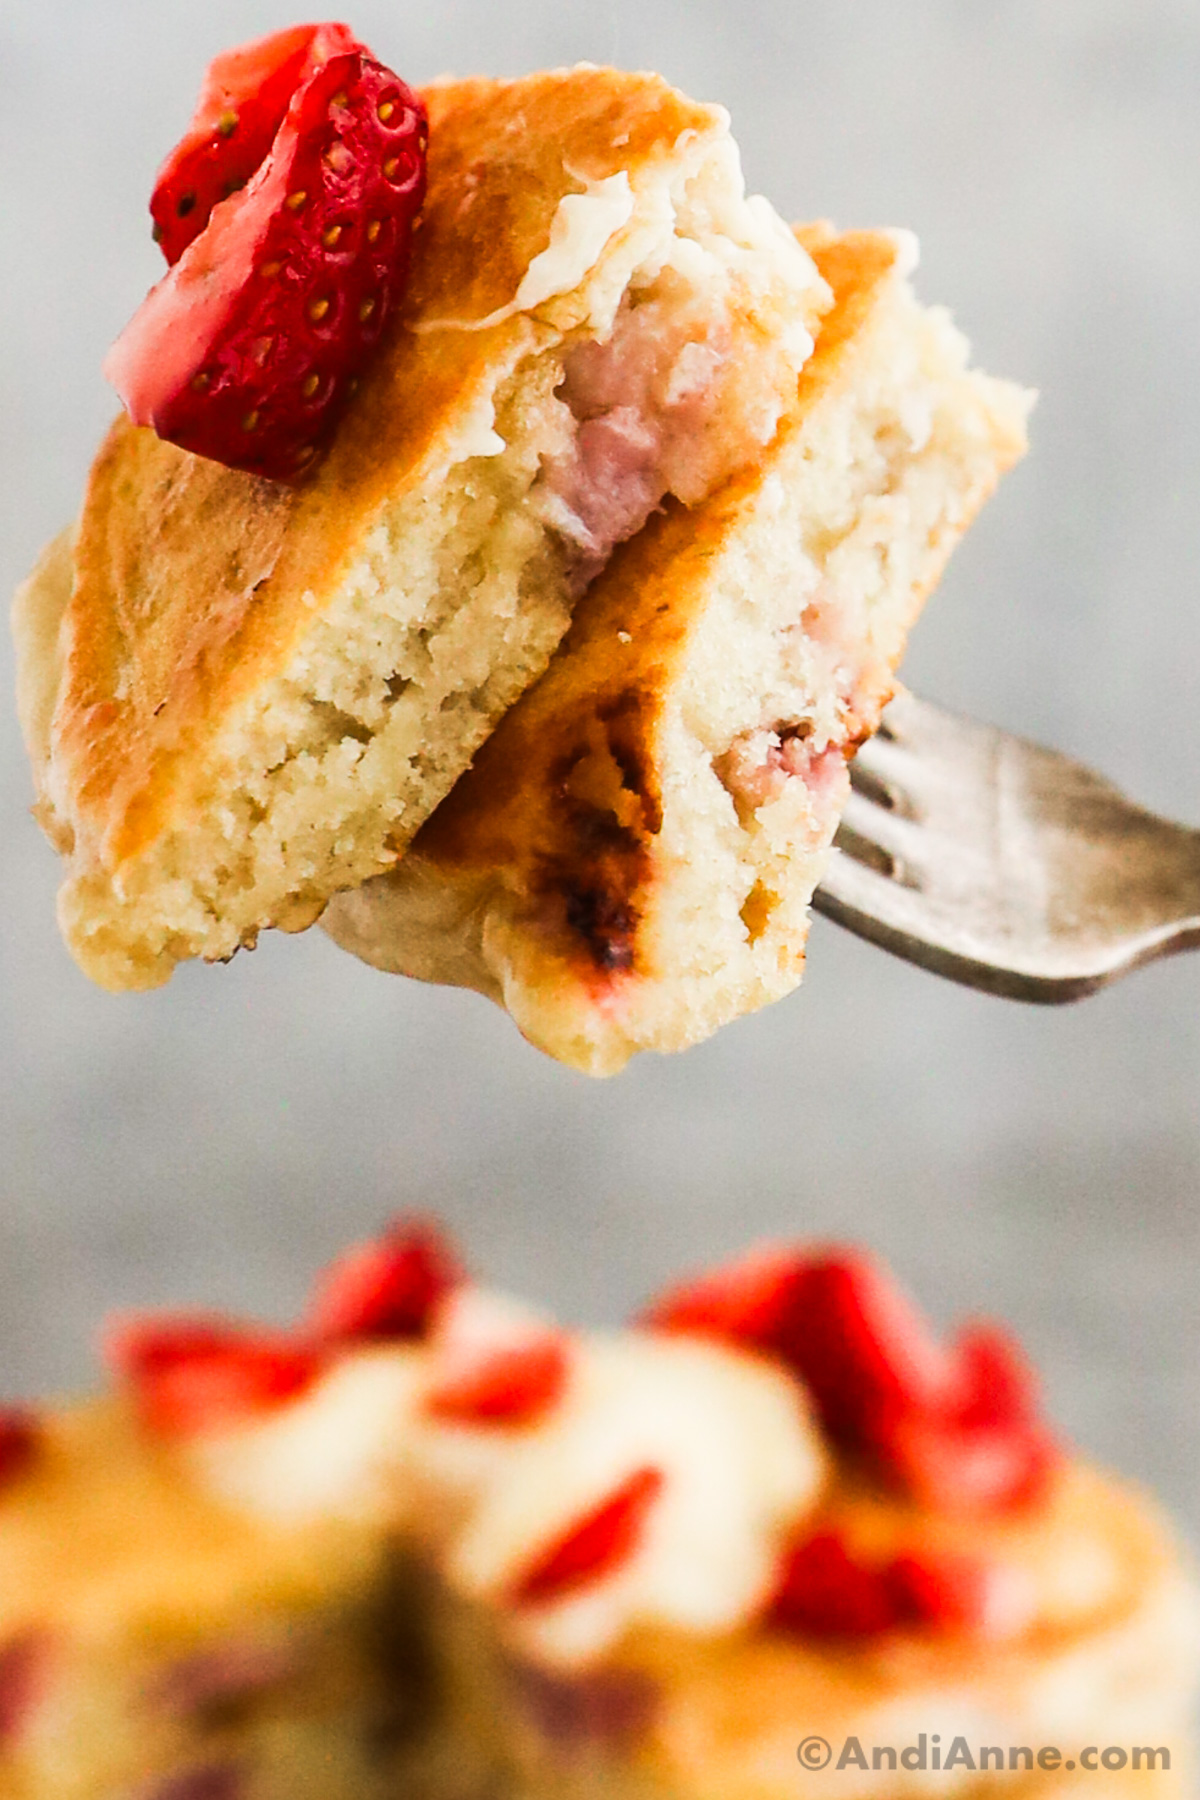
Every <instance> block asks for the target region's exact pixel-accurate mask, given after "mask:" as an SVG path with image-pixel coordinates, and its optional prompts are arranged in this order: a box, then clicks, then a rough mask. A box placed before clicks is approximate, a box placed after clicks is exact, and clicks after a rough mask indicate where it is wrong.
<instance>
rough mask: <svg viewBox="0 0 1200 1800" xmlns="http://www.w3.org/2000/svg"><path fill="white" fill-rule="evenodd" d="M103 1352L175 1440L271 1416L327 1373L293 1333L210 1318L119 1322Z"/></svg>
mask: <svg viewBox="0 0 1200 1800" xmlns="http://www.w3.org/2000/svg"><path fill="white" fill-rule="evenodd" d="M104 1353H105V1357H106V1359H107V1361H108V1364H109V1366H110V1367H111V1368H112V1369H113V1370H114V1372H115V1373H116V1374H118V1375H119V1376H120V1377H122V1378H123V1379H124V1381H125V1382H126V1383H127V1384H128V1385H129V1387H130V1388H131V1390H132V1392H133V1395H134V1398H135V1400H136V1403H137V1406H138V1410H139V1412H140V1414H141V1417H142V1419H143V1420H144V1422H145V1423H146V1424H147V1425H148V1426H150V1427H151V1429H152V1430H155V1431H158V1432H160V1433H162V1434H163V1435H164V1436H169V1437H180V1436H190V1435H192V1434H195V1433H198V1432H204V1431H212V1430H217V1431H219V1430H223V1429H227V1428H228V1427H230V1426H232V1425H237V1424H241V1423H244V1422H246V1421H247V1420H250V1419H253V1418H256V1417H258V1416H259V1415H261V1414H263V1413H266V1412H270V1411H272V1410H273V1409H274V1408H276V1407H278V1406H281V1405H283V1404H285V1403H286V1402H287V1401H289V1400H293V1399H296V1398H298V1397H299V1395H301V1394H302V1393H304V1392H305V1391H306V1390H307V1389H308V1388H309V1387H310V1386H311V1385H312V1383H313V1382H314V1381H315V1380H316V1378H317V1376H318V1374H319V1373H320V1371H321V1368H322V1358H321V1356H320V1354H319V1352H318V1351H316V1350H314V1349H313V1348H312V1347H311V1346H309V1345H307V1344H305V1343H302V1342H300V1341H299V1340H297V1339H296V1338H293V1337H291V1336H289V1335H288V1334H287V1333H286V1332H282V1331H269V1330H265V1329H262V1328H257V1327H248V1326H243V1325H238V1324H235V1323H233V1322H232V1321H229V1320H225V1319H219V1318H213V1317H211V1316H209V1315H207V1314H192V1315H188V1314H165V1315H144V1314H139V1315H133V1316H129V1317H124V1318H118V1319H115V1320H112V1321H111V1322H110V1323H109V1325H108V1327H107V1328H106V1331H105V1336H104Z"/></svg>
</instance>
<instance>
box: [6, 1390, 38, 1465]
mask: <svg viewBox="0 0 1200 1800" xmlns="http://www.w3.org/2000/svg"><path fill="white" fill-rule="evenodd" d="M37 1443H38V1422H37V1419H36V1418H35V1417H34V1415H33V1413H31V1412H29V1411H28V1410H27V1408H25V1407H23V1406H6V1407H0V1484H3V1483H4V1482H7V1481H15V1480H16V1478H17V1477H18V1476H19V1475H22V1474H23V1473H24V1472H25V1470H26V1469H27V1468H28V1467H29V1464H30V1462H31V1461H32V1459H33V1456H34V1453H35V1452H36V1450H37Z"/></svg>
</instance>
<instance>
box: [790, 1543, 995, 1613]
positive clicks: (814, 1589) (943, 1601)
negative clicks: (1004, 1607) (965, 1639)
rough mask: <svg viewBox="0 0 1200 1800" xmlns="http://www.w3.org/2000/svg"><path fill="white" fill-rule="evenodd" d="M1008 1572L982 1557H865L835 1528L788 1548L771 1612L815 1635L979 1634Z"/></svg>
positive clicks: (925, 1552)
mask: <svg viewBox="0 0 1200 1800" xmlns="http://www.w3.org/2000/svg"><path fill="white" fill-rule="evenodd" d="M1003 1573H1004V1572H1003V1571H1000V1570H996V1569H993V1568H992V1567H991V1566H990V1565H989V1564H987V1563H986V1562H984V1561H982V1560H981V1559H979V1558H977V1557H970V1556H956V1555H952V1554H949V1553H947V1552H944V1551H935V1550H929V1549H921V1550H915V1551H907V1552H905V1553H904V1554H902V1555H900V1556H895V1557H892V1558H891V1559H890V1560H883V1559H880V1558H878V1557H875V1558H871V1557H867V1556H863V1555H861V1554H860V1553H857V1552H854V1551H852V1550H851V1549H850V1547H849V1545H848V1544H847V1542H846V1539H845V1536H844V1534H843V1533H842V1532H841V1531H840V1530H838V1529H836V1528H830V1529H825V1530H821V1531H818V1532H815V1533H814V1534H813V1536H812V1537H810V1538H807V1539H805V1541H804V1542H803V1543H800V1544H797V1545H796V1546H794V1547H793V1548H792V1550H790V1551H789V1553H788V1555H787V1558H786V1559H785V1562H784V1566H783V1573H782V1576H781V1578H780V1583H779V1587H778V1590H777V1592H776V1595H775V1598H774V1600H773V1602H772V1605H771V1611H770V1614H769V1617H770V1620H771V1622H772V1623H773V1624H775V1625H777V1626H779V1627H780V1629H782V1630H785V1631H794V1632H800V1633H803V1634H806V1635H809V1636H812V1637H853V1638H867V1637H878V1636H881V1635H882V1634H883V1633H884V1632H888V1631H899V1630H920V1631H936V1632H959V1633H965V1634H971V1635H978V1634H981V1633H983V1632H986V1631H987V1630H988V1629H989V1627H990V1625H991V1623H992V1619H993V1613H994V1611H995V1606H994V1600H995V1596H996V1591H997V1586H998V1582H997V1579H996V1578H997V1577H998V1576H999V1575H1002V1574H1003Z"/></svg>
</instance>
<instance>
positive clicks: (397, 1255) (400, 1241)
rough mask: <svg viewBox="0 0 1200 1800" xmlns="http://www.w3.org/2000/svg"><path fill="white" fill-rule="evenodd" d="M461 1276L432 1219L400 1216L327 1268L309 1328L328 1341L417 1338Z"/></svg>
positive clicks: (459, 1269) (452, 1254)
mask: <svg viewBox="0 0 1200 1800" xmlns="http://www.w3.org/2000/svg"><path fill="white" fill-rule="evenodd" d="M465 1279H466V1277H465V1274H464V1271H463V1268H462V1265H461V1264H460V1262H459V1260H458V1257H457V1256H456V1255H455V1253H454V1251H453V1249H452V1248H451V1246H450V1245H449V1243H448V1242H447V1241H446V1239H445V1237H443V1235H442V1233H441V1232H440V1231H439V1229H438V1228H437V1226H436V1225H433V1224H428V1223H426V1222H424V1221H422V1220H411V1221H409V1220H398V1221H397V1222H396V1223H395V1224H393V1225H391V1226H390V1227H389V1228H388V1230H387V1231H385V1232H384V1233H383V1234H382V1236H380V1237H378V1238H374V1239H372V1240H371V1242H370V1243H366V1244H356V1245H354V1246H353V1247H352V1248H351V1249H349V1250H347V1251H346V1252H345V1253H344V1254H343V1255H342V1256H340V1257H338V1259H337V1261H336V1262H334V1263H332V1264H331V1265H330V1267H329V1268H328V1269H327V1270H326V1272H325V1274H324V1275H323V1276H322V1277H321V1280H320V1281H319V1283H318V1285H317V1289H316V1292H315V1293H314V1295H313V1299H312V1303H311V1305H310V1307H309V1317H310V1320H311V1323H312V1329H313V1331H314V1333H315V1335H316V1336H317V1337H318V1338H320V1339H322V1340H323V1341H325V1342H328V1343H348V1342H356V1341H361V1340H367V1341H370V1340H385V1339H390V1338H420V1337H423V1336H424V1335H425V1333H426V1332H427V1331H428V1329H429V1327H430V1325H431V1324H432V1322H433V1318H434V1315H435V1313H436V1312H437V1309H438V1307H439V1306H440V1305H441V1303H442V1301H443V1300H444V1299H445V1297H446V1295H447V1294H449V1293H451V1292H452V1291H453V1289H454V1288H456V1287H458V1286H459V1285H460V1284H461V1283H462V1282H463V1281H464V1280H465Z"/></svg>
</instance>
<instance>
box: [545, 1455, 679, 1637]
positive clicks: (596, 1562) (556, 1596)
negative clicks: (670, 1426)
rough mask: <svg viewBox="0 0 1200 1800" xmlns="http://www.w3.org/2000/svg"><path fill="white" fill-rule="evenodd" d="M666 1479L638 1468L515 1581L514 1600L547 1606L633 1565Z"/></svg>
mask: <svg viewBox="0 0 1200 1800" xmlns="http://www.w3.org/2000/svg"><path fill="white" fill-rule="evenodd" d="M664 1480H665V1477H664V1475H663V1473H662V1470H661V1469H656V1468H650V1467H648V1468H643V1469H637V1470H635V1472H634V1473H633V1474H632V1475H630V1476H629V1478H628V1479H627V1480H626V1481H624V1482H622V1484H621V1486H620V1487H619V1488H617V1489H616V1490H615V1492H614V1493H612V1494H610V1495H609V1496H608V1497H607V1499H605V1500H602V1501H601V1502H600V1504H599V1505H598V1506H596V1507H594V1508H593V1510H592V1511H591V1512H589V1513H586V1514H585V1515H584V1516H583V1518H581V1519H579V1520H577V1521H576V1522H575V1524H574V1525H572V1526H570V1527H569V1528H568V1529H567V1530H566V1531H565V1532H564V1533H563V1535H562V1536H561V1537H560V1538H557V1539H556V1540H555V1541H554V1543H552V1544H551V1545H550V1546H549V1548H548V1549H546V1550H544V1551H542V1553H541V1554H540V1555H539V1556H537V1557H536V1558H535V1559H534V1560H533V1561H532V1562H531V1563H530V1564H529V1566H528V1567H527V1568H526V1569H525V1571H524V1573H523V1574H521V1575H519V1576H518V1578H517V1580H516V1581H515V1582H514V1583H513V1586H512V1592H511V1596H510V1598H511V1601H512V1604H513V1605H515V1606H545V1605H547V1604H549V1603H550V1602H551V1601H554V1600H561V1599H564V1598H566V1597H567V1596H568V1595H570V1594H574V1593H577V1592H578V1591H579V1590H580V1589H581V1588H585V1587H588V1586H590V1585H591V1583H592V1582H595V1581H599V1580H600V1579H601V1578H602V1577H603V1576H605V1575H610V1574H612V1572H613V1571H614V1570H616V1569H619V1568H620V1567H621V1566H622V1565H623V1564H624V1563H627V1562H628V1561H629V1560H630V1558H631V1557H632V1556H633V1555H634V1554H635V1553H636V1551H637V1550H638V1549H639V1548H640V1546H641V1543H642V1540H643V1537H644V1534H645V1529H646V1523H647V1520H648V1518H649V1515H650V1511H651V1509H652V1507H653V1505H654V1502H655V1501H656V1500H657V1499H658V1496H659V1495H660V1494H661V1492H662V1489H663V1484H664Z"/></svg>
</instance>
